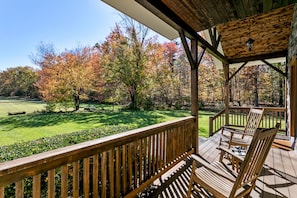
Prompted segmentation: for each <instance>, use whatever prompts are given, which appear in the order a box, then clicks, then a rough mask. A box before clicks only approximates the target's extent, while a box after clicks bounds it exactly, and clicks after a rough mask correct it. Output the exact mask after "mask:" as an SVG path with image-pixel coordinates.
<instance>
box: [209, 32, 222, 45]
mask: <svg viewBox="0 0 297 198" xmlns="http://www.w3.org/2000/svg"><path fill="white" fill-rule="evenodd" d="M208 32H209V36H210V40H211V44H212V46H214V48H215V49H218V46H219V43H220V40H221V35H219V36H218V38H217V28H216V27H214V28H208Z"/></svg>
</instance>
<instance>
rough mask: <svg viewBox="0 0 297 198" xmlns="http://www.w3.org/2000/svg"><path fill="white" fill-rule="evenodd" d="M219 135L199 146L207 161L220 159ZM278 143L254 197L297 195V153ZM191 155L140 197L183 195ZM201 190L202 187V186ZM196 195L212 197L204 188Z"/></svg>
mask: <svg viewBox="0 0 297 198" xmlns="http://www.w3.org/2000/svg"><path fill="white" fill-rule="evenodd" d="M217 145H218V136H217V135H214V136H212V137H211V138H209V139H208V140H207V141H206V142H204V143H203V144H201V145H200V147H199V149H200V150H199V154H200V155H201V157H202V158H204V159H205V160H207V161H208V162H212V161H216V160H218V159H219V151H218V150H217V149H216V146H217ZM277 145H279V142H277V144H275V146H274V147H273V148H272V149H271V150H270V152H269V155H268V157H267V159H266V161H265V164H264V167H263V169H262V173H261V175H260V176H259V178H258V181H257V185H256V188H255V189H254V190H253V191H252V193H251V197H261V198H271V197H274V198H279V197H283V198H286V197H287V198H293V197H296V196H297V155H296V153H294V151H291V150H289V149H284V147H282V146H281V147H279V146H277ZM195 157H197V156H195V155H192V156H190V157H189V158H187V159H186V160H184V161H182V162H180V163H179V164H177V165H176V166H175V167H174V168H173V169H171V170H170V171H168V172H167V173H166V174H164V175H163V176H162V177H161V178H160V179H158V180H156V181H154V183H153V184H152V185H151V186H150V187H149V188H148V189H146V190H145V191H144V192H143V193H142V194H141V196H140V197H164V198H167V197H176V198H179V197H183V195H185V194H186V192H187V190H188V184H189V179H190V175H191V164H192V161H193V158H195ZM200 190H201V189H200ZM197 197H211V195H209V194H207V193H206V192H204V191H203V190H201V194H199V195H197Z"/></svg>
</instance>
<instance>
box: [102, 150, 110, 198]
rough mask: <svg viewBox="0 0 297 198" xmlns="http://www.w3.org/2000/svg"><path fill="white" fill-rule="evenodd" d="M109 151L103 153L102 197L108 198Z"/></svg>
mask: <svg viewBox="0 0 297 198" xmlns="http://www.w3.org/2000/svg"><path fill="white" fill-rule="evenodd" d="M107 170H108V169H107V152H106V151H104V152H102V155H101V183H102V187H101V197H102V198H106V197H107V192H106V191H107Z"/></svg>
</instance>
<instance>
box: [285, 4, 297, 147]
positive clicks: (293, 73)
mask: <svg viewBox="0 0 297 198" xmlns="http://www.w3.org/2000/svg"><path fill="white" fill-rule="evenodd" d="M291 27H292V28H291V31H292V32H291V36H290V38H289V48H288V57H287V58H288V59H287V60H288V63H287V64H288V81H287V82H288V86H287V87H288V91H287V93H288V96H287V99H288V101H287V105H288V118H289V119H288V121H289V122H288V130H289V131H290V134H291V143H292V144H291V145H292V147H294V148H295V151H296V152H297V143H296V142H297V102H296V100H297V80H296V77H297V63H296V56H297V4H295V6H294V14H293V17H292V24H291Z"/></svg>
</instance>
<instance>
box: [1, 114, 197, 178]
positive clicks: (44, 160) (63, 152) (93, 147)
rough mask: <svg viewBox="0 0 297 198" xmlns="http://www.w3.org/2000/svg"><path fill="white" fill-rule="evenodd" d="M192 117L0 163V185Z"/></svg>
mask: <svg viewBox="0 0 297 198" xmlns="http://www.w3.org/2000/svg"><path fill="white" fill-rule="evenodd" d="M194 119H195V117H194V116H188V117H185V118H181V119H177V120H173V121H168V122H164V123H160V124H155V125H151V126H147V127H143V128H139V129H135V130H131V131H127V132H123V133H119V134H115V135H111V136H107V137H103V138H100V139H96V140H91V141H87V142H83V143H79V144H76V145H72V146H67V147H63V148H59V149H55V150H52V151H48V152H44V153H40V154H35V155H32V156H29V157H24V158H19V159H16V160H12V161H7V162H3V163H0V184H2V183H6V182H5V180H6V179H9V180H13V179H12V177H16V176H18V178H20V177H27V176H30V175H35V174H39V173H40V172H42V171H45V170H51V169H54V168H56V167H58V166H62V165H66V164H68V163H72V162H74V161H76V160H79V159H83V158H85V157H88V156H92V155H94V154H97V153H100V152H104V151H108V150H110V149H112V148H115V147H117V146H120V145H124V144H127V143H130V142H132V141H135V140H138V139H141V138H144V137H148V136H151V135H154V134H157V133H159V132H160V131H164V130H166V129H170V128H172V127H174V126H178V125H180V124H182V123H186V122H192V121H194ZM49 162H50V163H49ZM24 170H25V171H24ZM10 174H11V175H10Z"/></svg>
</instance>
